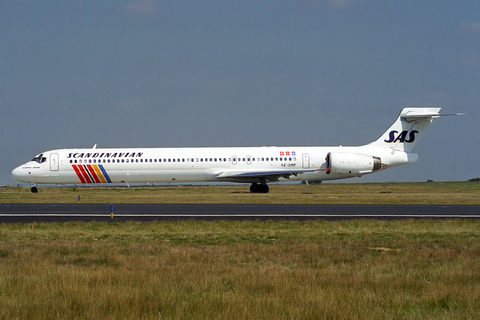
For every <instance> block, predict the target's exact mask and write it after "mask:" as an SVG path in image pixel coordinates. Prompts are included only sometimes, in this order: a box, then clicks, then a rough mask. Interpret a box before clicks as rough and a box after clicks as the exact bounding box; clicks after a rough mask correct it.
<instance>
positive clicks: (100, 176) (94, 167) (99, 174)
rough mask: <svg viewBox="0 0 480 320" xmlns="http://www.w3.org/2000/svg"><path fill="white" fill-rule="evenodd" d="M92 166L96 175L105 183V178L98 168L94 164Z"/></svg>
mask: <svg viewBox="0 0 480 320" xmlns="http://www.w3.org/2000/svg"><path fill="white" fill-rule="evenodd" d="M92 167H93V169H95V172H96V173H97V176H98V177H99V178H100V180H101V181H102V182H103V183H107V180H105V178H104V177H103V173H102V171H101V170H100V168H99V167H98V166H97V165H96V164H94V165H92Z"/></svg>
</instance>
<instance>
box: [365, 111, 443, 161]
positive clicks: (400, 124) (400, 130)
mask: <svg viewBox="0 0 480 320" xmlns="http://www.w3.org/2000/svg"><path fill="white" fill-rule="evenodd" d="M440 109H441V108H439V107H407V108H404V109H403V110H402V112H400V115H399V116H398V118H397V120H396V121H395V122H394V123H393V125H392V126H391V127H390V128H389V129H388V130H387V131H385V133H384V134H383V135H382V136H381V137H380V138H379V139H378V140H376V141H374V142H372V143H370V144H369V146H373V147H380V148H389V149H392V153H394V152H395V151H404V152H409V151H411V150H412V149H413V147H414V146H415V144H416V143H417V141H418V139H419V138H420V136H421V135H422V134H423V133H424V132H425V130H426V129H427V127H428V125H429V124H430V123H431V122H432V121H433V119H435V118H438V117H439V116H440V114H439V112H440Z"/></svg>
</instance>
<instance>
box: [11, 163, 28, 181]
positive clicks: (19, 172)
mask: <svg viewBox="0 0 480 320" xmlns="http://www.w3.org/2000/svg"><path fill="white" fill-rule="evenodd" d="M25 176H26V173H25V170H24V169H22V166H19V167H16V168H15V169H13V170H12V178H14V179H16V180H18V181H25Z"/></svg>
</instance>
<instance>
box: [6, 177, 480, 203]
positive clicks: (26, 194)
mask: <svg viewBox="0 0 480 320" xmlns="http://www.w3.org/2000/svg"><path fill="white" fill-rule="evenodd" d="M78 196H80V198H81V202H82V203H304V204H308V203H328V204H335V203H340V204H364V203H365V204H480V182H425V183H367V184H321V185H275V184H274V185H271V186H270V192H269V193H268V194H252V193H250V192H249V186H248V185H236V186H185V187H181V186H172V187H136V188H135V187H132V188H126V187H125V188H123V187H115V188H103V187H93V188H88V187H61V188H52V187H43V188H42V187H40V188H39V193H37V194H33V193H31V192H30V188H3V189H2V191H1V192H0V202H1V203H15V202H30V203H74V202H77V201H78Z"/></svg>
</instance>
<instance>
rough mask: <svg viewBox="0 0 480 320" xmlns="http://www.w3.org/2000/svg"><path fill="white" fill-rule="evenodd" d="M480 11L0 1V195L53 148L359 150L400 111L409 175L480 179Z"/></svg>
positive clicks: (146, 0) (318, 2) (445, 5)
mask: <svg viewBox="0 0 480 320" xmlns="http://www.w3.org/2000/svg"><path fill="white" fill-rule="evenodd" d="M479 89H480V2H478V1H474V0H467V1H438V0H436V1H430V0H427V1H418V0H417V1H410V0H406V1H388V0H387V1H385V0H382V1H380V0H378V1H373V0H372V1H368V0H366V1H352V0H305V1H278V0H277V1H155V0H137V1H130V0H126V1H108V0H104V1H53V0H50V1H8V0H7V1H4V0H0V108H1V111H2V114H1V117H0V128H1V129H0V130H1V131H0V132H1V140H0V147H1V150H2V157H1V160H0V161H1V162H0V184H14V183H15V181H14V180H13V179H12V178H11V176H10V172H11V170H12V169H13V168H14V167H15V166H17V165H19V164H21V163H23V162H25V161H26V160H29V159H31V158H32V157H33V156H34V155H36V154H38V153H40V152H42V151H45V150H49V149H56V148H69V147H76V148H83V147H91V146H93V145H94V144H98V146H99V147H133V146H138V147H163V146H181V147H184V146H263V145H276V146H287V145H309V146H314V145H340V144H342V145H360V144H365V143H368V142H370V141H373V140H375V139H376V138H377V137H378V136H379V135H380V134H381V133H383V131H385V129H386V128H387V127H388V126H389V125H390V124H391V123H392V122H393V121H394V120H395V117H396V116H397V115H398V113H399V111H400V110H401V109H402V108H403V107H404V106H411V105H429V106H431V105H433V106H441V107H443V112H446V113H451V112H465V113H467V115H466V116H464V117H450V118H449V117H445V118H441V119H438V120H436V121H435V122H434V123H433V124H432V127H431V128H430V129H429V131H428V132H427V133H426V134H425V135H424V136H423V137H422V140H420V142H419V143H418V144H417V146H416V150H415V151H416V152H418V153H419V155H420V160H419V162H418V163H416V164H413V165H409V166H405V167H402V168H395V169H392V170H387V171H385V172H381V173H378V174H375V175H371V176H366V177H362V178H360V179H356V180H353V181H425V180H427V179H433V180H466V179H470V178H474V177H480V166H479V161H478V159H480V151H479V148H478V146H477V143H476V138H477V136H478V135H479V129H478V120H479V115H480V108H479V106H480V90H479Z"/></svg>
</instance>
